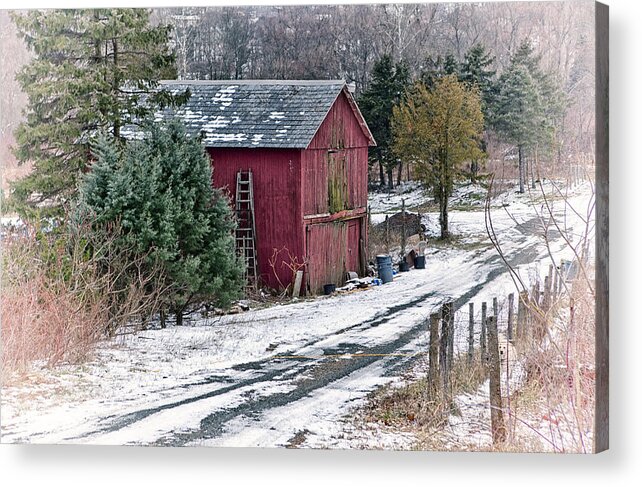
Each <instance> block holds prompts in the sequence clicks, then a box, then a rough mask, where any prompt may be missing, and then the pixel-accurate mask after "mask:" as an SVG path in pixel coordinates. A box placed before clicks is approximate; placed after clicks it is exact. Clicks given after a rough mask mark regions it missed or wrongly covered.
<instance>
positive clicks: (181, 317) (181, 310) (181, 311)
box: [176, 308, 183, 326]
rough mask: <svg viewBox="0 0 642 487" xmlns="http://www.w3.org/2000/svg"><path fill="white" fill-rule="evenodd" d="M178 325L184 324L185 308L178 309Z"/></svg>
mask: <svg viewBox="0 0 642 487" xmlns="http://www.w3.org/2000/svg"><path fill="white" fill-rule="evenodd" d="M176 326H183V308H177V309H176Z"/></svg>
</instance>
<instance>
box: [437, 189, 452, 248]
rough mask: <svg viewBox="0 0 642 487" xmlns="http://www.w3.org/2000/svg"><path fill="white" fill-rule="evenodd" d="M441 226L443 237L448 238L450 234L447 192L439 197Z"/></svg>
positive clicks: (443, 238)
mask: <svg viewBox="0 0 642 487" xmlns="http://www.w3.org/2000/svg"><path fill="white" fill-rule="evenodd" d="M444 193H445V191H444ZM439 227H440V229H441V239H442V240H445V239H447V238H448V237H449V236H450V234H449V232H448V196H446V195H445V194H443V195H441V196H440V197H439Z"/></svg>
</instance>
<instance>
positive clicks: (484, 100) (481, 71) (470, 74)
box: [459, 44, 497, 183]
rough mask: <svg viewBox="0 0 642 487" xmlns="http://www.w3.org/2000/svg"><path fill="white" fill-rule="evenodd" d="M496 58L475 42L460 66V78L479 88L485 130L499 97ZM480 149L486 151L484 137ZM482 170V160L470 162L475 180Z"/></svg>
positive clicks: (471, 176) (471, 172) (472, 176)
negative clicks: (493, 67) (493, 66)
mask: <svg viewBox="0 0 642 487" xmlns="http://www.w3.org/2000/svg"><path fill="white" fill-rule="evenodd" d="M494 62H495V58H494V57H493V56H491V55H490V53H488V52H487V51H486V48H485V47H484V46H483V45H481V44H475V45H474V46H473V47H471V48H470V50H469V51H468V52H467V53H466V54H465V55H464V61H463V63H462V64H461V66H460V71H459V80H460V81H462V82H464V83H467V84H469V85H471V86H476V87H477V88H478V89H479V94H480V96H481V109H482V113H483V114H484V131H485V132H486V131H488V129H489V128H490V123H489V122H490V120H492V117H493V113H492V111H493V109H494V108H495V100H496V97H497V84H496V82H495V75H496V72H495V71H494V70H492V69H491V66H492V65H493V64H494ZM480 149H481V150H482V152H484V153H485V152H486V140H485V137H482V138H481V140H480ZM479 170H480V161H478V160H472V161H471V162H470V179H471V182H473V183H474V182H475V179H476V177H477V174H478V173H479Z"/></svg>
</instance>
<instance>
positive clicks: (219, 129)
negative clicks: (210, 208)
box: [156, 80, 371, 149]
mask: <svg viewBox="0 0 642 487" xmlns="http://www.w3.org/2000/svg"><path fill="white" fill-rule="evenodd" d="M162 85H163V87H164V88H166V89H169V90H170V91H172V92H184V91H185V89H188V88H189V90H190V93H191V96H190V99H189V101H188V102H187V103H186V104H185V105H183V106H181V107H179V108H176V109H173V110H172V109H166V110H164V111H162V112H160V113H158V114H157V115H156V120H157V121H161V120H163V119H166V118H169V117H172V116H174V115H176V116H178V117H180V119H181V120H182V121H183V122H184V123H185V124H186V127H187V130H188V132H189V133H191V134H193V135H198V134H203V135H204V144H205V146H207V147H269V148H281V149H285V148H296V149H304V148H306V147H307V146H308V145H309V143H310V141H311V140H312V138H313V137H314V134H315V133H316V132H317V129H318V128H319V126H320V125H321V122H323V120H324V118H325V117H326V115H327V113H328V111H329V110H330V107H331V106H332V104H333V103H334V101H335V100H336V99H337V97H338V96H339V94H340V93H341V91H342V90H343V89H344V87H345V82H344V81H274V80H251V81H250V80H243V81H163V82H162ZM354 107H355V108H356V105H354ZM356 110H357V112H358V109H356ZM357 116H358V117H360V118H361V115H360V114H358V115H357ZM364 125H365V123H364ZM364 130H367V127H365V129H364ZM368 135H369V132H368ZM370 137H371V136H370Z"/></svg>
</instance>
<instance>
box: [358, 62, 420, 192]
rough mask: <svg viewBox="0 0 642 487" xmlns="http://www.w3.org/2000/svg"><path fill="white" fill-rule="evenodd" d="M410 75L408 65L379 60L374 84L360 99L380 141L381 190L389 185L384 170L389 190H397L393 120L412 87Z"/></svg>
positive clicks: (374, 155) (375, 158)
mask: <svg viewBox="0 0 642 487" xmlns="http://www.w3.org/2000/svg"><path fill="white" fill-rule="evenodd" d="M409 79H410V73H409V71H408V66H407V65H406V64H405V63H404V62H399V63H396V64H393V61H392V58H391V57H390V56H389V55H385V56H383V57H382V58H381V59H379V60H378V61H377V62H376V63H375V65H374V67H373V69H372V81H371V82H370V85H369V86H368V89H367V90H366V91H365V92H364V93H363V94H362V95H361V98H360V99H359V107H360V109H361V112H362V114H363V117H364V118H365V120H366V122H367V123H368V127H369V128H370V131H371V132H372V135H373V136H374V138H375V140H376V141H377V146H376V147H371V148H370V150H369V156H370V161H371V164H373V163H378V164H379V170H380V171H379V175H380V182H381V186H384V185H385V177H384V169H385V170H386V172H387V176H388V189H392V187H393V177H392V172H393V169H394V168H395V167H396V166H397V165H398V164H399V161H398V160H397V158H396V157H395V155H394V154H393V153H392V149H391V144H392V135H391V131H390V119H391V118H392V108H393V106H395V105H396V104H397V103H399V101H400V100H401V98H402V96H403V95H404V92H405V90H406V87H407V86H408V83H409Z"/></svg>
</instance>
